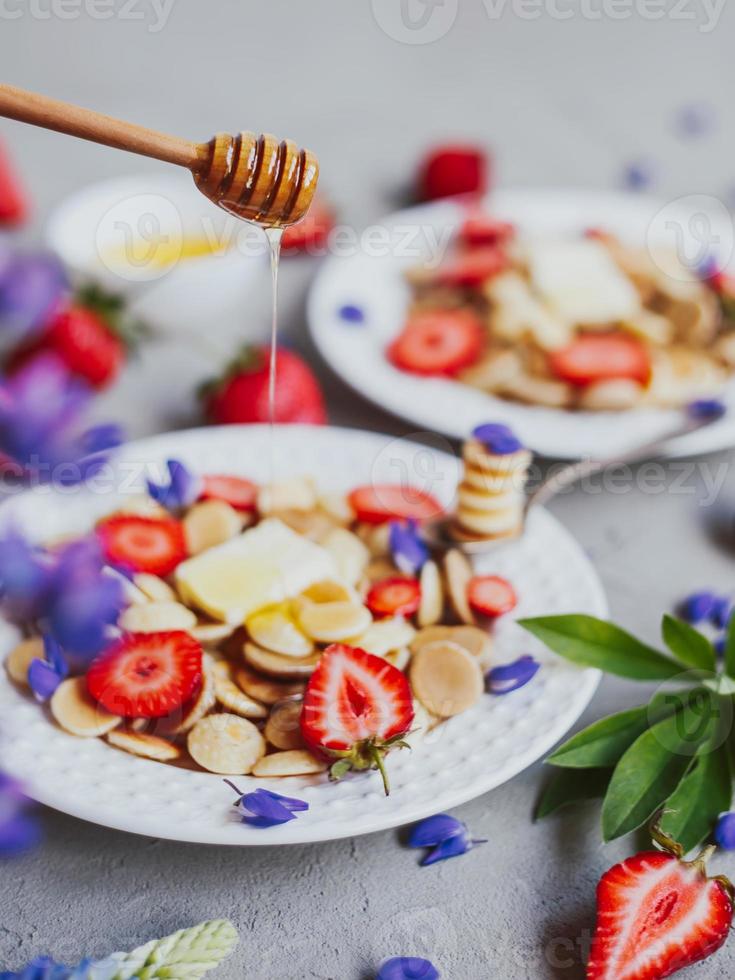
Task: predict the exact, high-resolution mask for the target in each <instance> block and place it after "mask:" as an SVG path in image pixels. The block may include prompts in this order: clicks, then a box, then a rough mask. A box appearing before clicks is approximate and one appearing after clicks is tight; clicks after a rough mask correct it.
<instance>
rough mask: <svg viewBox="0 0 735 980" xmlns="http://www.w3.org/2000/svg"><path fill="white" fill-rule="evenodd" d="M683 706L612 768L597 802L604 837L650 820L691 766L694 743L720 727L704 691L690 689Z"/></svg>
mask: <svg viewBox="0 0 735 980" xmlns="http://www.w3.org/2000/svg"><path fill="white" fill-rule="evenodd" d="M691 695H692V696H691V698H689V699H688V700H687V701H686V703H685V704H684V707H682V709H681V710H680V711H677V712H675V714H673V715H671V716H670V717H668V718H665V719H664V720H663V721H660V722H658V723H657V724H656V725H654V726H653V727H652V728H649V729H648V730H647V731H645V732H644V733H643V734H642V735H641V736H639V738H638V739H636V741H635V742H634V743H633V744H632V745H631V747H630V748H629V749H628V750H627V752H626V753H625V754H624V755H623V757H622V759H621V760H620V762H619V763H618V764H617V766H616V767H615V772H614V773H613V777H612V779H611V781H610V787H609V789H608V791H607V794H606V796H605V801H604V803H603V805H602V830H603V836H604V838H605V840H606V841H611V840H614V839H615V838H616V837H622V836H623V835H624V834H627V833H630V831H632V830H635V829H636V828H638V827H640V826H641V825H642V824H644V823H645V822H646V821H647V820H649V819H650V818H651V817H652V816H653V814H654V813H655V812H656V810H658V809H659V808H660V807H661V806H662V805H663V803H664V802H665V801H666V800H667V799H668V798H669V797H670V796H671V795H672V793H674V791H675V790H676V788H677V787H678V785H679V783H680V782H681V781H682V779H683V778H684V776H685V775H686V773H687V771H688V770H689V768H690V767H691V765H692V760H693V756H694V755H695V753H696V750H697V747H698V746H699V745H701V744H702V743H704V742H705V741H706V740H707V739H708V738H710V737H711V734H712V732H713V731H714V730H715V728H716V727H718V725H719V718H720V714H719V710H718V709H717V708H716V707H715V706H714V704H713V698H712V696H711V695H709V694H708V693H707V692H702V691H693V692H691Z"/></svg>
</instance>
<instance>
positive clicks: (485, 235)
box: [459, 211, 516, 248]
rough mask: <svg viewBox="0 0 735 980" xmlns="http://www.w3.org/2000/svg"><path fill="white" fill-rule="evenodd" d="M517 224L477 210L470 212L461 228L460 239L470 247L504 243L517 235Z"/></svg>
mask: <svg viewBox="0 0 735 980" xmlns="http://www.w3.org/2000/svg"><path fill="white" fill-rule="evenodd" d="M515 233H516V230H515V226H514V225H512V224H511V223H510V222H509V221H499V220H498V219H497V218H491V217H490V215H489V214H484V213H483V212H482V211H477V212H473V213H471V214H469V215H468V216H467V217H466V218H465V220H464V223H463V224H462V226H461V228H460V229H459V239H460V241H461V242H462V243H463V244H464V245H467V246H468V247H469V248H477V247H478V246H482V245H502V244H504V243H505V242H507V241H510V239H511V238H513V236H514V235H515Z"/></svg>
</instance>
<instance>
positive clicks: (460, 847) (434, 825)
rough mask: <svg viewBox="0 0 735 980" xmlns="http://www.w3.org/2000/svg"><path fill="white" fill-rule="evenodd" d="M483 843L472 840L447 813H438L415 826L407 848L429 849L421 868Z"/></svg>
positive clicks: (460, 824)
mask: <svg viewBox="0 0 735 980" xmlns="http://www.w3.org/2000/svg"><path fill="white" fill-rule="evenodd" d="M485 843H487V842H486V841H484V840H473V839H472V838H471V837H470V834H469V831H468V830H467V827H466V825H465V824H463V823H462V821H461V820H457V818H456V817H451V816H450V815H449V814H448V813H438V814H436V816H433V817H427V819H426V820H422V821H421V823H418V824H416V826H415V827H414V828H413V830H412V831H411V834H410V836H409V838H408V846H409V847H430V848H431V851H430V852H429V853H428V854H427V855H426V857H425V858H424V859H423V860H422V861H421V865H422V866H423V867H427V866H428V865H430V864H436V862H437V861H446V860H447V858H452V857H458V856H459V855H460V854H466V853H467V852H468V851H471V850H472V848H473V847H474V846H475V845H476V844H485Z"/></svg>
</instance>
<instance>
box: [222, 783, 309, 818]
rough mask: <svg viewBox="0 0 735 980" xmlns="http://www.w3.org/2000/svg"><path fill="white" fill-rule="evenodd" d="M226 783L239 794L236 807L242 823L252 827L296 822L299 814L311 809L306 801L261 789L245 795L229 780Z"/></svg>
mask: <svg viewBox="0 0 735 980" xmlns="http://www.w3.org/2000/svg"><path fill="white" fill-rule="evenodd" d="M225 782H226V783H227V785H228V786H230V787H231V788H232V789H234V790H235V792H236V793H237V794H238V797H239V798H238V800H237V802H236V803H235V806H236V807H237V809H238V810H239V811H240V813H241V814H242V822H243V823H246V824H249V825H250V826H251V827H277V826H278V825H279V824H282V823H288V821H289V820H295V819H296V814H297V813H301V812H303V811H304V810H308V809H309V804H308V803H305V802H304V800H296V799H293V798H292V797H290V796H281V795H280V793H273V792H272V791H271V790H269V789H260V788H258V789H256V790H255V791H254V792H252V793H245V794H243V793H241V792H240V790H239V789H238V788H237V786H235V784H234V783H231V782H230V780H229V779H225Z"/></svg>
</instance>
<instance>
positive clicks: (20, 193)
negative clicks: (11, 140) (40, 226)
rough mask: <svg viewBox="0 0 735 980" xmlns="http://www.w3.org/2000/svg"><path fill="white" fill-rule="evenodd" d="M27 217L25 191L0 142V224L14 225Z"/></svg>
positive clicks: (21, 222) (19, 223)
mask: <svg viewBox="0 0 735 980" xmlns="http://www.w3.org/2000/svg"><path fill="white" fill-rule="evenodd" d="M27 217H28V202H27V199H26V195H25V191H24V190H23V187H22V185H21V183H20V179H19V177H18V175H17V174H16V172H15V170H14V168H13V166H12V164H11V162H10V157H9V155H8V153H7V151H6V150H5V148H4V146H3V144H2V143H0V225H8V226H12V227H15V226H17V225H21V224H23V222H24V221H25V220H26V218H27Z"/></svg>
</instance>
